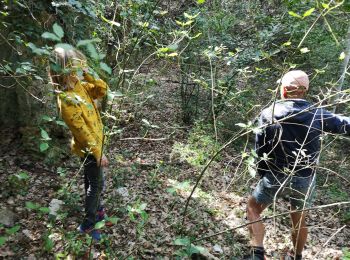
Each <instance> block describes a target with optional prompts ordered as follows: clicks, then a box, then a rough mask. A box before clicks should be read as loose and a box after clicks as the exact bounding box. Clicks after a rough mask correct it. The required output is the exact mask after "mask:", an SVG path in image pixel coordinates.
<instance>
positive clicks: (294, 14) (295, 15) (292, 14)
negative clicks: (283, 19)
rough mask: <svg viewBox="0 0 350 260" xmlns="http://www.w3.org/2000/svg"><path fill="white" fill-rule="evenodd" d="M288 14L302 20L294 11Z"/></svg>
mask: <svg viewBox="0 0 350 260" xmlns="http://www.w3.org/2000/svg"><path fill="white" fill-rule="evenodd" d="M288 14H289V15H290V16H293V17H297V18H302V17H301V16H300V15H298V14H297V13H294V12H293V11H289V12H288Z"/></svg>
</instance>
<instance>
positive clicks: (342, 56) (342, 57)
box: [339, 52, 345, 60]
mask: <svg viewBox="0 0 350 260" xmlns="http://www.w3.org/2000/svg"><path fill="white" fill-rule="evenodd" d="M344 59H345V52H342V53H340V55H339V60H344Z"/></svg>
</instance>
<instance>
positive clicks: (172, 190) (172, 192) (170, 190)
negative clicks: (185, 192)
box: [166, 187, 176, 194]
mask: <svg viewBox="0 0 350 260" xmlns="http://www.w3.org/2000/svg"><path fill="white" fill-rule="evenodd" d="M166 191H167V192H169V193H170V194H175V193H176V189H175V188H174V187H171V188H167V189H166Z"/></svg>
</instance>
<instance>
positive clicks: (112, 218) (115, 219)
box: [107, 217, 119, 224]
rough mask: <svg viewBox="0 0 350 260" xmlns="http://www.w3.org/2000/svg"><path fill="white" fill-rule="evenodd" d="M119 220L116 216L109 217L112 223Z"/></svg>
mask: <svg viewBox="0 0 350 260" xmlns="http://www.w3.org/2000/svg"><path fill="white" fill-rule="evenodd" d="M118 220H119V219H118V218H116V217H111V218H107V221H108V222H111V223H112V224H117V222H118Z"/></svg>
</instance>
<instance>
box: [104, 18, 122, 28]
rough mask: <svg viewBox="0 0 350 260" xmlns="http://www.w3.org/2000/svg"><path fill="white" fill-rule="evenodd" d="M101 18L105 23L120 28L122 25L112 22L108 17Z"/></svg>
mask: <svg viewBox="0 0 350 260" xmlns="http://www.w3.org/2000/svg"><path fill="white" fill-rule="evenodd" d="M101 18H102V20H103V21H105V22H106V23H109V24H110V25H115V26H117V27H120V26H121V24H120V23H118V22H116V21H112V20H108V19H107V18H106V17H104V16H103V15H101Z"/></svg>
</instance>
